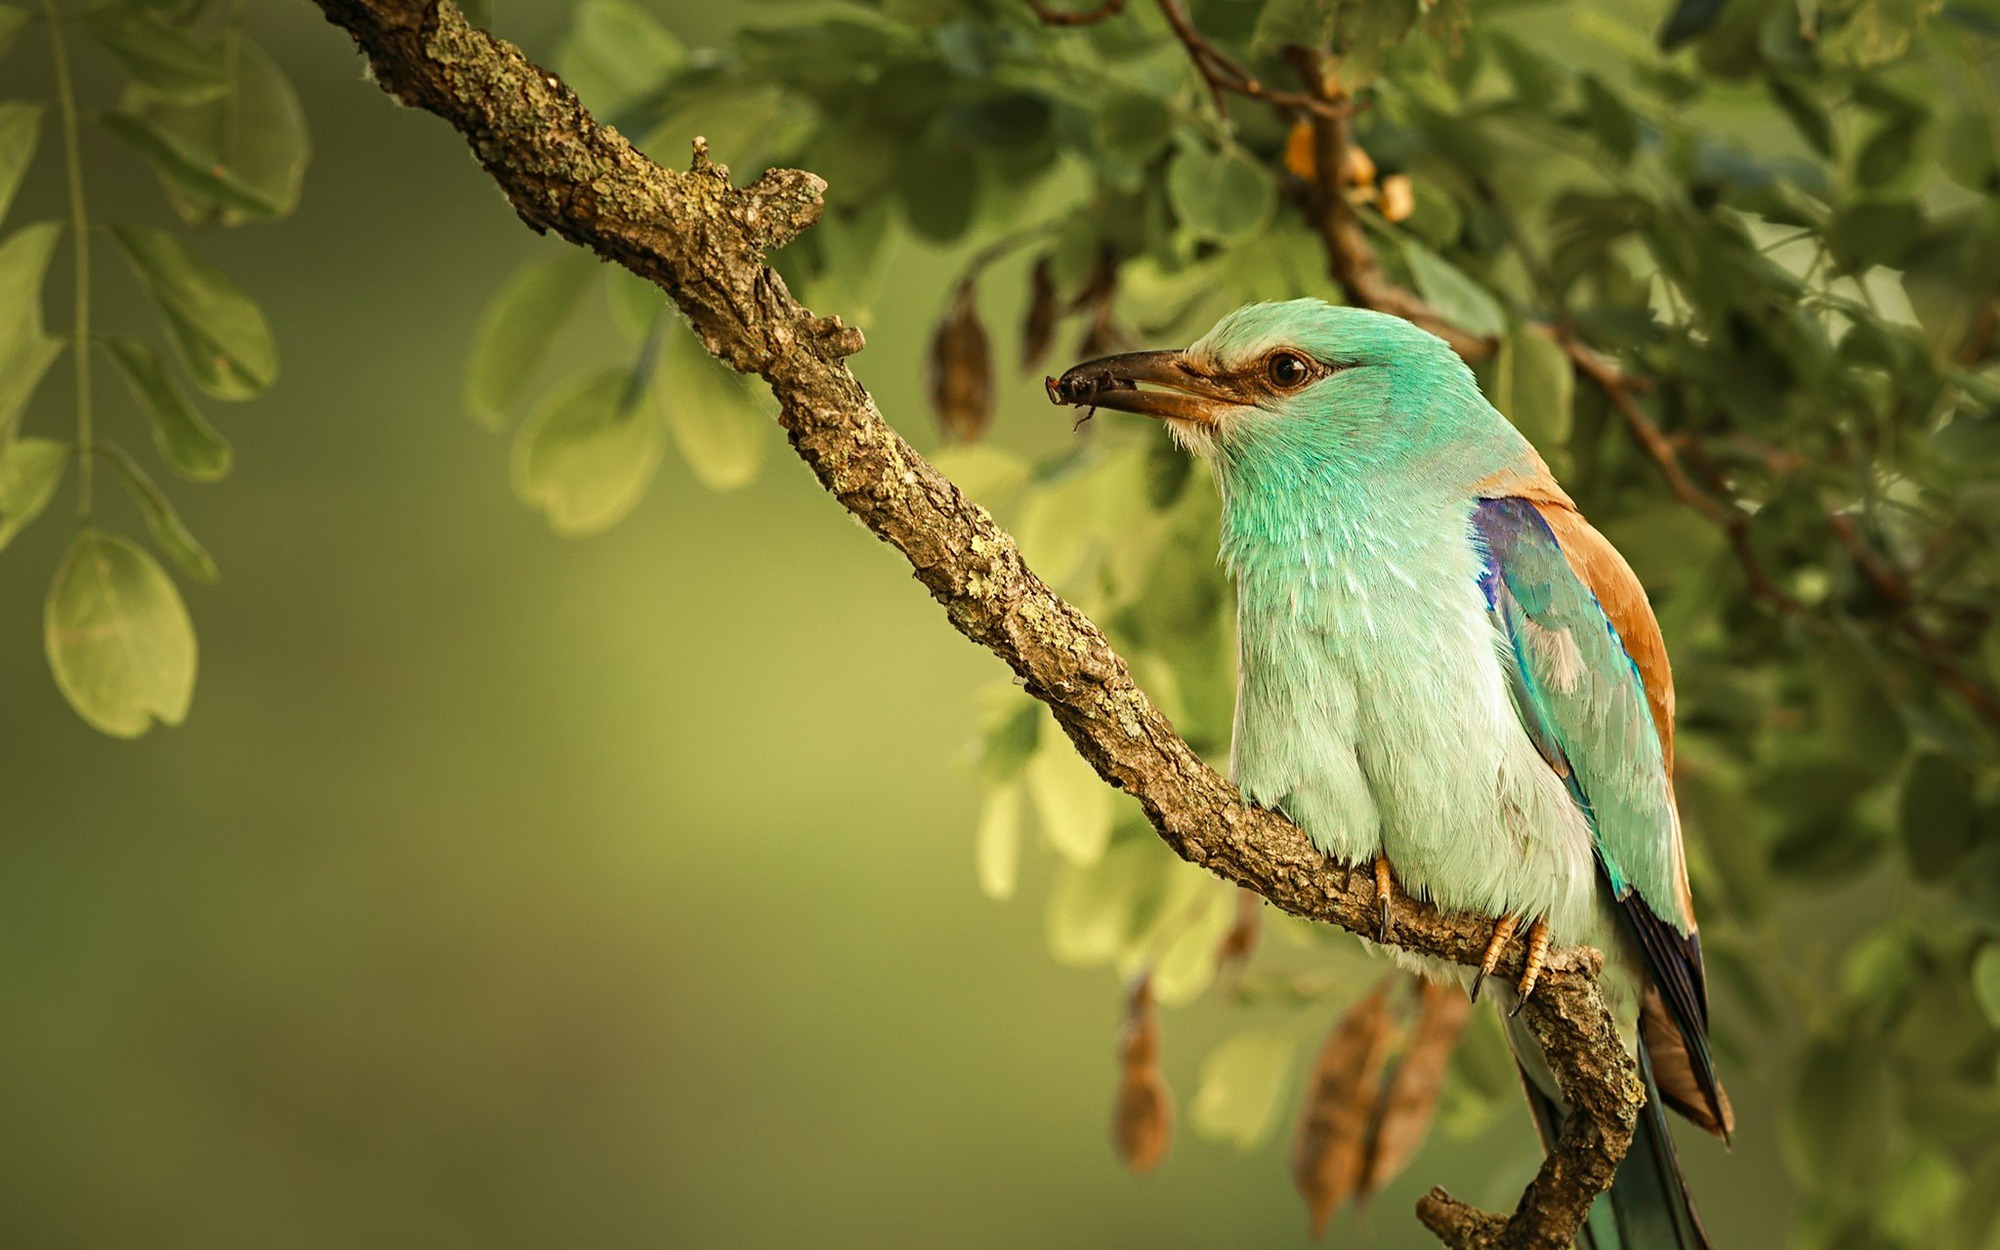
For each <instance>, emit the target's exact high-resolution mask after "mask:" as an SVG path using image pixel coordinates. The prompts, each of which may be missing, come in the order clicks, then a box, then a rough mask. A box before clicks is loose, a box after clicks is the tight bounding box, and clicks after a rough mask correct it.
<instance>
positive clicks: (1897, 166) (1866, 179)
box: [1854, 113, 1919, 187]
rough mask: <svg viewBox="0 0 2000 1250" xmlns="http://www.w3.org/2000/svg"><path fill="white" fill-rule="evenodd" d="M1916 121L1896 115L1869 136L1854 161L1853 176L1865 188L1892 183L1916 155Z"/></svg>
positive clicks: (1906, 114) (1908, 115) (1912, 118)
mask: <svg viewBox="0 0 2000 1250" xmlns="http://www.w3.org/2000/svg"><path fill="white" fill-rule="evenodd" d="M1918 120H1919V119H1918V118H1916V117H1913V116H1911V115H1910V114H1908V113H1899V114H1897V115H1896V116H1894V117H1891V118H1890V119H1889V120H1888V121H1886V122H1884V123H1883V125H1882V128H1881V129H1880V130H1877V131H1876V132H1875V133H1874V134H1873V135H1871V136H1869V139H1868V142H1866V143H1864V144H1862V145H1861V151H1860V152H1859V153H1858V154H1856V156H1855V158H1854V176H1855V178H1856V180H1858V181H1859V182H1860V183H1861V185H1862V186H1864V187H1880V186H1883V185H1885V184H1887V183H1889V182H1891V181H1893V180H1894V179H1895V177H1896V175H1897V174H1900V173H1902V172H1903V170H1904V169H1905V168H1906V167H1907V166H1908V165H1909V163H1910V160H1911V158H1913V157H1914V156H1915V155H1916V153H1917V122H1918Z"/></svg>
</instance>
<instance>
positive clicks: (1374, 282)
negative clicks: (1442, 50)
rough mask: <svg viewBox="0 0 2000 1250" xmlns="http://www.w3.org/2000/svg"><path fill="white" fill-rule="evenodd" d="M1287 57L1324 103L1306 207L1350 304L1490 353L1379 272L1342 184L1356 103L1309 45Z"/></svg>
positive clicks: (1470, 352) (1474, 355)
mask: <svg viewBox="0 0 2000 1250" xmlns="http://www.w3.org/2000/svg"><path fill="white" fill-rule="evenodd" d="M1286 55H1287V56H1288V57H1289V58H1290V60H1291V63H1292V68H1293V69H1294V70H1295V71H1297V73H1298V75H1299V78H1300V80H1301V81H1302V82H1304V83H1305V85H1306V92H1307V94H1308V95H1311V96H1312V97H1313V98H1314V99H1316V100H1318V101H1320V102H1321V103H1322V104H1323V105H1325V106H1326V108H1325V109H1324V110H1323V111H1318V112H1315V113H1313V114H1312V141H1313V177H1312V186H1311V204H1310V208H1311V210H1312V220H1313V225H1314V226H1315V227H1316V228H1317V229H1318V230H1319V234H1320V242H1321V243H1322V244H1323V245H1324V247H1325V250H1326V261H1327V271H1328V272H1329V273H1330V274H1331V275H1332V277H1333V280H1334V281H1335V282H1338V283H1339V284H1340V289H1341V290H1343V291H1345V292H1347V298H1348V299H1349V300H1350V301H1352V302H1353V303H1356V304H1359V305H1361V306H1362V307H1364V308H1372V309H1374V310H1375V311H1377V312H1386V313H1394V314H1396V315H1397V316H1398V317H1403V318H1406V319H1408V320H1410V321H1414V322H1416V323H1417V324H1418V325H1420V326H1422V327H1423V328H1424V329H1426V330H1429V331H1430V332H1431V333H1432V334H1435V335H1437V336H1438V337H1439V338H1441V339H1443V340H1444V341H1445V342H1447V343H1449V344H1451V347H1452V350H1453V351H1455V352H1457V353H1458V354H1459V355H1460V356H1463V357H1464V358H1465V359H1467V360H1484V359H1485V358H1486V357H1488V356H1491V355H1492V354H1493V352H1494V350H1495V349H1496V348H1497V347H1498V346H1499V344H1498V343H1496V342H1495V341H1494V340H1492V339H1489V338H1482V337H1480V336H1479V335H1476V334H1470V333H1468V332H1467V331H1466V330H1464V329H1463V328H1462V327H1460V326H1458V325H1457V324H1456V323H1454V322H1453V321H1452V320H1451V319H1450V318H1449V317H1446V316H1445V315H1444V314H1443V313H1441V312H1439V311H1438V310H1437V309H1435V308H1433V307H1431V306H1430V305H1429V304H1428V303H1426V302H1425V301H1424V300H1423V299H1421V298H1420V297H1419V296H1418V295H1417V294H1416V293H1415V292H1413V291H1408V290H1405V289H1404V288H1402V287H1400V286H1398V285H1396V283H1394V282H1393V281H1391V280H1390V278H1389V276H1388V275H1387V274H1386V273H1384V272H1382V263H1381V262H1380V261H1378V260H1377V259H1376V258H1375V249H1374V248H1373V247H1371V246H1370V245H1369V243H1368V234H1367V231H1366V230H1365V229H1364V228H1363V227H1362V225H1361V215H1360V214H1359V213H1358V212H1356V211H1355V208H1354V205H1353V204H1351V203H1349V202H1348V199H1347V188H1346V187H1344V186H1342V185H1341V171H1342V170H1344V169H1346V168H1347V149H1348V146H1349V145H1350V144H1351V143H1352V142H1353V133H1352V129H1351V124H1350V123H1351V120H1352V117H1353V113H1354V102H1353V100H1352V98H1350V97H1349V96H1348V94H1347V93H1346V91H1345V90H1343V89H1342V88H1341V86H1340V83H1339V82H1338V81H1337V80H1336V79H1335V78H1334V76H1333V73H1332V70H1331V69H1330V67H1329V64H1328V60H1327V57H1326V56H1325V54H1323V53H1320V52H1315V51H1312V50H1311V49H1308V48H1288V49H1286Z"/></svg>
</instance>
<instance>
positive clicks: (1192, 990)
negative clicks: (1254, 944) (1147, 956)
mask: <svg viewBox="0 0 2000 1250" xmlns="http://www.w3.org/2000/svg"><path fill="white" fill-rule="evenodd" d="M1196 871H1199V870H1196ZM1202 884H1203V885H1204V886H1206V887H1209V889H1208V890H1207V892H1208V894H1209V900H1208V902H1207V903H1206V904H1205V905H1204V906H1203V907H1202V910H1201V913H1200V916H1199V918H1197V919H1196V920H1195V921H1194V922H1193V923H1191V924H1186V925H1183V926H1181V928H1180V929H1179V930H1178V931H1177V932H1175V934H1174V937H1173V940H1172V941H1171V942H1169V943H1168V944H1167V946H1166V948H1165V949H1164V950H1162V951H1161V952H1160V955H1159V958H1158V959H1157V960H1155V961H1154V963H1153V989H1154V992H1155V993H1157V994H1158V995H1159V997H1160V1001H1161V1002H1162V1003H1165V1004H1166V1005H1167V1006H1169V1007H1180V1006H1185V1005H1186V1004H1188V1003H1191V1002H1193V1001H1194V1000H1195V999H1197V998H1199V997H1201V995H1202V992H1203V991H1205V990H1206V989H1208V987H1209V985H1210V984H1211V983H1212V982H1213V981H1214V980H1215V974H1216V970H1217V966H1218V964H1219V963H1220V962H1221V961H1222V960H1223V958H1224V957H1225V951H1224V949H1223V948H1224V938H1225V937H1226V936H1227V934H1228V933H1229V929H1230V923H1231V920H1232V919H1233V918H1234V916H1235V914H1236V902H1235V900H1234V899H1233V898H1232V897H1231V893H1232V892H1231V891H1230V890H1228V889H1226V888H1219V887H1216V883H1214V882H1212V881H1204V882H1202Z"/></svg>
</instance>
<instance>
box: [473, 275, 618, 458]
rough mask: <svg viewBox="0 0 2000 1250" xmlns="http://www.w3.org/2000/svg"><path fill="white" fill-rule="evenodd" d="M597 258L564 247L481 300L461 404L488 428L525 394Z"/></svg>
mask: <svg viewBox="0 0 2000 1250" xmlns="http://www.w3.org/2000/svg"><path fill="white" fill-rule="evenodd" d="M598 270H599V265H598V263H597V258H596V257H594V256H592V255H591V254H590V253H588V252H585V251H582V250H580V249H578V248H564V249H563V250H562V251H561V252H558V253H556V254H555V255H553V256H549V257H546V258H544V259H542V260H537V261H531V262H529V263H528V264H526V265H523V266H522V267H521V268H519V269H517V270H515V271H514V275H513V276H512V277H511V278H509V279H507V285H505V286H503V287H501V288H500V293H499V294H498V295H496V296H494V297H493V300H492V302H491V303H489V304H487V305H486V312H485V313H484V314H483V315H482V316H481V317H480V320H479V334H478V337H476V338H475V339H473V341H472V359H471V361H470V362H469V363H468V364H467V365H466V369H465V408H466V411H467V412H469V413H471V414H472V418H473V420H475V421H477V422H479V424H481V425H483V426H485V427H486V428H487V429H489V430H498V429H501V428H502V427H504V426H505V425H506V423H507V415H508V413H509V411H510V410H511V409H512V408H513V407H514V406H515V405H516V404H518V403H519V402H520V401H521V399H522V398H523V397H524V395H525V393H526V391H527V387H528V379H529V377H531V376H532V375H533V373H534V371H535V366H537V365H539V364H540V363H541V362H542V359H543V358H544V357H546V356H547V355H548V352H549V345H550V344H551V343H553V342H554V341H555V337H556V331H558V330H560V329H561V328H562V325H563V322H565V321H567V320H568V319H569V316H570V314H571V313H572V312H574V311H576V306H577V303H578V302H579V301H580V300H581V299H582V298H583V293H584V291H585V290H587V289H588V288H589V286H590V283H591V280H592V279H593V278H595V277H596V276H597V274H598Z"/></svg>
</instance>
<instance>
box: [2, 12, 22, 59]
mask: <svg viewBox="0 0 2000 1250" xmlns="http://www.w3.org/2000/svg"><path fill="white" fill-rule="evenodd" d="M27 24H28V11H27V10H26V9H24V8H22V7H21V6H20V5H18V4H0V56H6V55H7V54H8V53H9V52H12V51H13V50H14V41H15V40H16V39H19V38H20V37H21V28H22V27H24V26H26V25H27Z"/></svg>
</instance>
